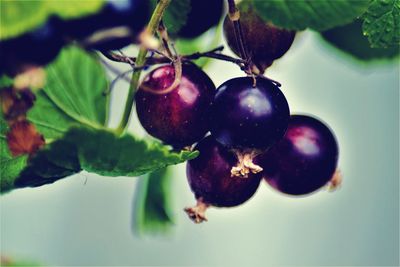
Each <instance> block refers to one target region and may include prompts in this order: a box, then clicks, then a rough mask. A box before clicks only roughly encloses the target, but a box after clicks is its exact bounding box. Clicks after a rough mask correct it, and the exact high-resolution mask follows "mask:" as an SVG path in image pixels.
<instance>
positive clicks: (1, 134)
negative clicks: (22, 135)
mask: <svg viewBox="0 0 400 267" xmlns="http://www.w3.org/2000/svg"><path fill="white" fill-rule="evenodd" d="M7 131H8V125H7V122H6V121H5V120H4V119H3V116H0V191H1V192H6V191H9V190H11V189H12V188H13V187H14V180H15V179H16V178H17V177H18V176H19V174H20V173H21V171H22V170H23V169H24V168H25V167H26V163H27V156H19V157H13V156H12V155H11V154H10V151H9V150H8V146H7V140H6V133H7Z"/></svg>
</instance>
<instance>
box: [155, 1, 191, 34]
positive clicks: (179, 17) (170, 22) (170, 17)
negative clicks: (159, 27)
mask: <svg viewBox="0 0 400 267" xmlns="http://www.w3.org/2000/svg"><path fill="white" fill-rule="evenodd" d="M151 4H152V7H153V9H154V7H155V6H156V4H157V0H151ZM190 9H191V6H190V0H172V1H171V3H170V4H169V6H168V7H167V9H166V11H165V13H164V16H163V21H164V24H165V26H166V27H167V29H168V33H169V34H172V35H174V34H176V33H178V32H179V30H180V29H181V28H182V27H183V25H185V23H186V20H187V16H188V14H189V12H190Z"/></svg>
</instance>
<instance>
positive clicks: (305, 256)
mask: <svg viewBox="0 0 400 267" xmlns="http://www.w3.org/2000/svg"><path fill="white" fill-rule="evenodd" d="M296 38H297V39H296V40H295V43H294V45H293V47H292V48H291V49H290V50H289V52H288V53H287V54H286V55H285V56H284V57H283V58H282V59H280V60H278V61H277V62H276V63H274V65H273V66H272V67H271V69H269V70H267V73H266V75H267V76H269V77H271V78H273V79H276V80H278V81H280V82H281V83H282V90H283V92H284V93H285V95H286V97H287V99H288V102H289V104H290V107H291V111H292V113H308V114H313V115H315V116H317V117H319V118H321V119H323V120H324V121H325V122H326V123H328V124H329V125H330V127H331V128H332V129H334V131H335V133H336V136H337V138H338V141H339V145H340V160H339V165H340V169H341V171H342V173H343V175H344V181H343V185H342V187H341V188H340V189H339V190H338V191H336V192H333V193H330V192H328V191H327V190H321V191H320V192H317V193H316V194H314V195H311V196H308V197H301V198H289V197H287V196H283V195H281V194H279V193H277V192H275V191H273V190H272V189H270V188H269V187H268V186H267V185H266V184H265V183H262V184H261V186H260V188H259V190H258V192H257V193H256V195H255V196H254V197H253V198H252V199H251V200H250V201H249V202H247V203H245V204H244V205H242V206H240V207H237V208H230V209H215V208H212V209H210V210H209V211H208V218H209V222H207V223H204V224H202V225H195V224H193V223H192V222H191V221H190V220H189V219H188V218H187V217H186V215H185V214H184V212H183V211H182V209H183V208H184V207H185V206H188V205H193V204H194V203H195V201H194V198H193V195H192V194H191V192H190V189H189V187H188V185H187V182H186V178H185V166H184V164H181V165H179V166H177V167H174V170H173V172H172V179H173V186H174V188H173V191H172V192H173V199H172V202H173V206H174V212H175V226H174V227H173V228H172V229H171V231H170V232H169V233H168V234H167V235H154V236H139V235H137V234H135V233H134V232H132V221H133V218H132V207H133V197H134V196H133V194H134V191H135V190H134V189H135V185H136V183H137V179H136V178H123V177H121V178H109V179H105V178H102V177H99V176H97V175H93V174H88V173H82V174H79V175H75V176H73V177H71V178H68V179H63V180H60V181H58V182H56V183H55V184H52V185H47V186H43V187H40V188H35V189H19V190H15V191H13V192H11V193H8V194H6V195H4V196H2V197H1V202H0V215H1V219H0V222H1V243H0V245H1V249H0V250H1V252H2V253H3V254H4V255H7V256H10V257H14V258H22V259H32V260H34V261H37V262H40V263H42V264H44V265H64V266H67V265H75V266H76V265H219V266H267V265H363V266H365V265H393V266H396V265H399V64H398V63H399V62H398V61H392V62H391V63H386V62H379V61H378V62H374V63H373V64H365V63H361V62H359V61H356V60H352V59H350V58H348V57H347V56H345V55H344V54H342V53H339V52H337V51H336V50H335V49H334V48H332V47H330V46H328V45H325V44H324V43H323V42H321V40H320V37H319V36H318V35H317V34H315V33H312V32H304V33H301V34H299V35H298V36H297V37H296ZM226 50H228V49H226ZM226 52H228V51H226ZM127 53H129V54H131V53H132V55H134V54H133V51H130V50H128V51H127ZM113 65H114V66H119V65H118V64H113ZM119 67H120V68H121V70H123V69H125V66H119ZM206 71H207V73H208V74H209V75H210V76H211V78H212V79H213V81H214V82H215V84H216V85H217V86H218V85H220V84H221V83H222V82H224V81H225V80H227V79H229V78H232V77H235V76H240V75H242V73H241V72H240V70H239V69H238V67H237V66H236V65H233V64H230V63H226V62H217V61H212V62H211V63H210V64H209V65H208V66H207V68H206ZM127 87H128V86H127V84H126V83H125V82H124V81H120V82H118V84H117V87H116V88H115V89H114V92H113V99H112V103H113V110H112V112H111V113H112V120H111V124H112V125H114V126H116V125H117V123H118V118H119V116H120V115H121V113H122V107H121V105H122V103H123V97H124V96H125V94H126V90H127ZM131 129H132V130H134V131H137V132H141V133H142V134H144V133H143V131H142V130H141V129H138V128H137V125H136V124H135V123H133V124H132V125H131Z"/></svg>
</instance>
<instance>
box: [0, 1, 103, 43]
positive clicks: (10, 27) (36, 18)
mask: <svg viewBox="0 0 400 267" xmlns="http://www.w3.org/2000/svg"><path fill="white" fill-rule="evenodd" d="M102 5H103V0H91V1H73V0H63V1H62V3H61V4H60V2H58V1H52V0H35V1H12V0H2V1H0V40H3V39H8V38H12V37H16V36H18V35H20V34H23V33H24V32H27V31H30V30H33V29H35V28H36V27H38V26H40V25H41V24H43V23H44V22H46V20H47V19H48V18H49V17H50V16H51V15H58V16H60V17H62V18H66V19H68V18H75V17H80V16H85V15H88V14H91V13H95V12H97V11H98V10H99V9H100V8H101V7H102Z"/></svg>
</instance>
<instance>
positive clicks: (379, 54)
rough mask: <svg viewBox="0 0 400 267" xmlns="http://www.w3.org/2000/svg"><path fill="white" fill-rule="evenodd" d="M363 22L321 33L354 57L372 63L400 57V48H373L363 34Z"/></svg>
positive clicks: (357, 21) (327, 39)
mask: <svg viewBox="0 0 400 267" xmlns="http://www.w3.org/2000/svg"><path fill="white" fill-rule="evenodd" d="M361 28H362V21H361V20H356V21H354V22H352V23H350V24H347V25H344V26H339V27H336V28H333V29H330V30H327V31H324V32H322V33H321V35H322V37H323V38H324V39H325V40H326V41H327V42H329V43H330V44H332V45H333V46H335V47H336V48H338V49H340V50H342V51H344V52H345V53H346V54H349V55H352V56H353V57H355V58H357V59H359V60H364V61H371V60H376V59H394V58H396V57H398V55H399V46H397V47H391V48H388V49H385V48H372V47H371V46H370V44H369V42H368V39H367V37H366V36H365V35H363V34H362V31H361Z"/></svg>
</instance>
